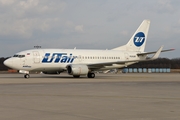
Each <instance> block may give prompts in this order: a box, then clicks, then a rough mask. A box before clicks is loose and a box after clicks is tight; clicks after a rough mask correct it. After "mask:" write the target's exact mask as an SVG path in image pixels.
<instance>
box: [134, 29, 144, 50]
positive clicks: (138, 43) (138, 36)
mask: <svg viewBox="0 0 180 120" xmlns="http://www.w3.org/2000/svg"><path fill="white" fill-rule="evenodd" d="M144 41H145V35H144V33H143V32H138V33H137V34H136V35H135V36H134V44H135V45H136V46H137V47H140V46H141V45H143V43H144Z"/></svg>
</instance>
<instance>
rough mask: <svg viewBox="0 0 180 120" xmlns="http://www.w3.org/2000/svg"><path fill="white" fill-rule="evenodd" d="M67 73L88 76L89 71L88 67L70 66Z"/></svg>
mask: <svg viewBox="0 0 180 120" xmlns="http://www.w3.org/2000/svg"><path fill="white" fill-rule="evenodd" d="M67 72H68V74H70V75H87V74H88V72H89V69H88V67H87V65H68V66H67Z"/></svg>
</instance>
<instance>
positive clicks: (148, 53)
mask: <svg viewBox="0 0 180 120" xmlns="http://www.w3.org/2000/svg"><path fill="white" fill-rule="evenodd" d="M173 50H175V49H167V50H162V51H161V52H168V51H173ZM154 53H156V51H153V52H145V53H138V54H137V55H138V56H141V55H150V54H154Z"/></svg>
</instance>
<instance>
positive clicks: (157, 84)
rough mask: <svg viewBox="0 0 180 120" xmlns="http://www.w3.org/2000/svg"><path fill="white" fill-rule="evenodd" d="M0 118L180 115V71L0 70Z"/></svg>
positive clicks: (168, 118)
mask: <svg viewBox="0 0 180 120" xmlns="http://www.w3.org/2000/svg"><path fill="white" fill-rule="evenodd" d="M0 120H180V74H178V73H177V74H170V73H169V74H164V73H161V74H152V73H151V74H139V73H137V74H97V75H96V78H94V79H88V78H86V77H82V78H78V79H77V78H72V77H71V76H68V75H67V74H62V75H57V76H56V75H50V76H48V75H43V74H39V75H38V74H32V75H31V78H30V79H25V78H23V75H22V74H0Z"/></svg>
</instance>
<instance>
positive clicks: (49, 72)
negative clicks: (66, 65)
mask: <svg viewBox="0 0 180 120" xmlns="http://www.w3.org/2000/svg"><path fill="white" fill-rule="evenodd" d="M42 73H44V74H60V73H61V72H60V71H42Z"/></svg>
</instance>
